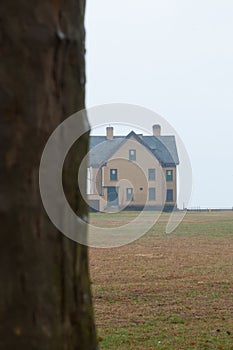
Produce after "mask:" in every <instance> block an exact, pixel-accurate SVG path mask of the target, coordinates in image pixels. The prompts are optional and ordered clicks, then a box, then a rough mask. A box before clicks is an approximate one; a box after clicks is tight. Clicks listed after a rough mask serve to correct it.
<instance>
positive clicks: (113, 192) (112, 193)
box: [107, 186, 118, 206]
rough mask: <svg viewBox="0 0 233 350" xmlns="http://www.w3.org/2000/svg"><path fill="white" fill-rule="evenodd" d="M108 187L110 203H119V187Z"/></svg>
mask: <svg viewBox="0 0 233 350" xmlns="http://www.w3.org/2000/svg"><path fill="white" fill-rule="evenodd" d="M107 189H108V192H107V193H108V205H112V206H116V205H118V189H117V187H115V186H111V187H107Z"/></svg>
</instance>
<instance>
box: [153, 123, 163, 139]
mask: <svg viewBox="0 0 233 350" xmlns="http://www.w3.org/2000/svg"><path fill="white" fill-rule="evenodd" d="M153 135H154V136H160V135H161V126H160V125H159V124H155V125H153Z"/></svg>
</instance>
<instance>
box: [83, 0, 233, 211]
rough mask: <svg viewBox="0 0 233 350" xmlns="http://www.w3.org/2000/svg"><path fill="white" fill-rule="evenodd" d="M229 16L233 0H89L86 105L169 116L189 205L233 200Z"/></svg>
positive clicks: (224, 204)
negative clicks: (182, 159)
mask: <svg viewBox="0 0 233 350" xmlns="http://www.w3.org/2000/svg"><path fill="white" fill-rule="evenodd" d="M232 18H233V1H232V0H221V1H217V0H211V1H210V0H204V1H203V0H202V1H201V0H195V1H194V0H176V1H175V0H144V1H141V0H140V1H139V0H117V1H116V0H98V1H90V0H89V1H87V7H86V20H85V26H86V49H87V54H86V71H87V86H86V106H87V108H90V107H93V106H96V105H102V104H108V103H128V104H135V105H139V106H142V107H145V108H148V109H151V110H152V111H154V112H156V113H158V114H159V115H161V116H162V117H163V118H165V119H166V120H167V121H168V122H169V123H170V124H171V125H172V126H173V128H174V129H175V130H176V131H177V133H178V134H179V135H180V137H181V139H182V140H183V143H184V145H185V147H186V149H187V152H188V154H189V158H190V160H191V165H192V171H193V192H192V197H191V200H190V203H189V207H203V208H207V207H208V208H209V207H213V208H215V207H221V208H225V207H230V208H231V207H233V156H232V152H233V45H232V33H233V21H232ZM106 122H107V120H106ZM126 122H127V121H126Z"/></svg>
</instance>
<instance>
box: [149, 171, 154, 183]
mask: <svg viewBox="0 0 233 350" xmlns="http://www.w3.org/2000/svg"><path fill="white" fill-rule="evenodd" d="M148 180H149V181H155V169H148Z"/></svg>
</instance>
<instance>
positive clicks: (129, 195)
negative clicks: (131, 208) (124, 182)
mask: <svg viewBox="0 0 233 350" xmlns="http://www.w3.org/2000/svg"><path fill="white" fill-rule="evenodd" d="M126 200H127V201H133V188H126Z"/></svg>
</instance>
